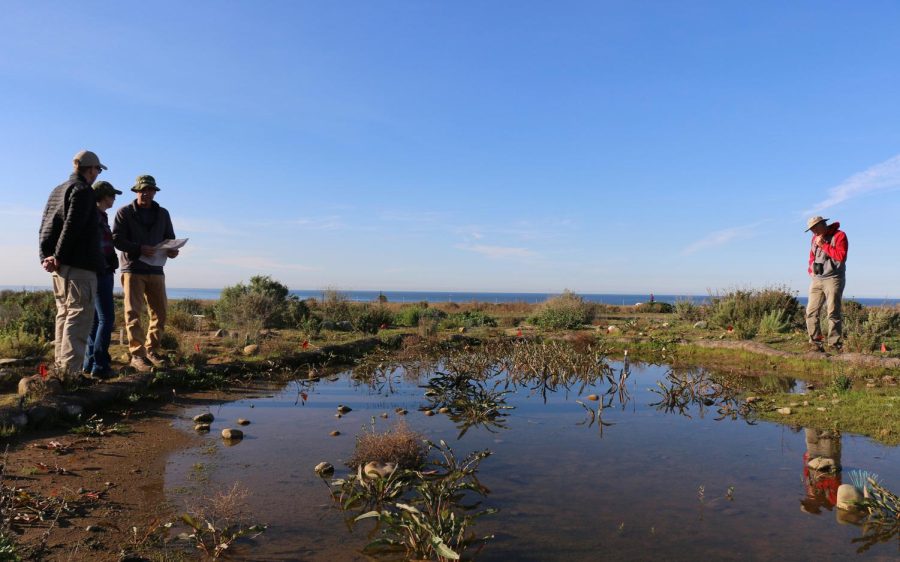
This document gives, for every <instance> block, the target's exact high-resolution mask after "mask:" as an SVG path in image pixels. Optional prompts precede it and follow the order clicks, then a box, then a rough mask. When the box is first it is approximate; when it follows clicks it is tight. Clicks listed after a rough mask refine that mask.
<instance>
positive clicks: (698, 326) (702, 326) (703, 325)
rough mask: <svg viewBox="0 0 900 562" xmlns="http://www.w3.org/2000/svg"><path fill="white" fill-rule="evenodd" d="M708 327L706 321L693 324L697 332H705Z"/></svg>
mask: <svg viewBox="0 0 900 562" xmlns="http://www.w3.org/2000/svg"><path fill="white" fill-rule="evenodd" d="M707 326H709V323H708V322H707V321H706V320H700V321H698V322H694V328H696V329H698V330H705V329H706V328H707Z"/></svg>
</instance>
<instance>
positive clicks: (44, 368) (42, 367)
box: [38, 363, 47, 379]
mask: <svg viewBox="0 0 900 562" xmlns="http://www.w3.org/2000/svg"><path fill="white" fill-rule="evenodd" d="M38 374H39V375H40V376H41V378H42V379H46V378H47V366H46V365H44V364H43V363H41V364H40V365H38Z"/></svg>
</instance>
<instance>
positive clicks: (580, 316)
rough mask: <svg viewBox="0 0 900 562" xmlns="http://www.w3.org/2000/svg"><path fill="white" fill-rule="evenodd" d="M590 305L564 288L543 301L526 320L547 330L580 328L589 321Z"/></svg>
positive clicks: (590, 314) (590, 315)
mask: <svg viewBox="0 0 900 562" xmlns="http://www.w3.org/2000/svg"><path fill="white" fill-rule="evenodd" d="M591 317H592V313H591V307H590V306H589V305H588V304H587V303H586V302H584V299H583V298H582V297H581V296H579V295H576V294H575V293H573V292H572V291H569V290H566V291H564V292H563V294H561V295H559V296H556V297H553V298H551V299H548V300H547V301H546V302H544V303H543V304H542V305H541V306H540V307H539V308H538V310H537V312H535V313H534V314H533V315H532V316H531V317H530V318H529V319H528V321H529V322H531V323H532V324H535V325H536V326H539V327H541V328H544V329H549V330H566V329H574V328H580V327H581V326H583V325H584V324H587V323H588V322H590V321H591Z"/></svg>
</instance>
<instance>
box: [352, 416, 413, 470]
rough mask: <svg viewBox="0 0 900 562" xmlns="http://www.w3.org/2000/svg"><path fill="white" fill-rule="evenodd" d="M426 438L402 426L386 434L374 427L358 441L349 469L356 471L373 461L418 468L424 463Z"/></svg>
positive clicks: (404, 423) (403, 423)
mask: <svg viewBox="0 0 900 562" xmlns="http://www.w3.org/2000/svg"><path fill="white" fill-rule="evenodd" d="M424 440H425V436H424V435H422V434H421V433H418V432H415V431H413V430H411V429H410V428H409V426H408V425H406V422H403V421H401V422H399V423H397V425H395V426H394V427H392V428H391V429H389V430H388V431H386V432H384V433H378V432H376V431H375V429H374V427H373V428H372V429H371V430H364V431H363V433H362V434H361V435H359V436H357V438H356V449H355V450H354V451H353V456H351V457H350V458H349V459H348V460H347V466H349V467H350V468H356V467H357V466H360V465H364V464H366V463H367V462H370V461H378V462H395V463H397V466H399V467H400V468H417V467H419V466H421V464H422V463H423V462H425V454H426V450H427V449H426V446H425V442H424Z"/></svg>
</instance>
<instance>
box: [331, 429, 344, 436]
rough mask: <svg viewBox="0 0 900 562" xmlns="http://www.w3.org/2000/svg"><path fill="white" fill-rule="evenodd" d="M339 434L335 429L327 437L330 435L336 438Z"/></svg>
mask: <svg viewBox="0 0 900 562" xmlns="http://www.w3.org/2000/svg"><path fill="white" fill-rule="evenodd" d="M340 434H341V432H340V431H338V430H336V429H335V430H334V431H332V432H331V433H330V434H329V435H331V436H332V437H337V436H338V435H340Z"/></svg>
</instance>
